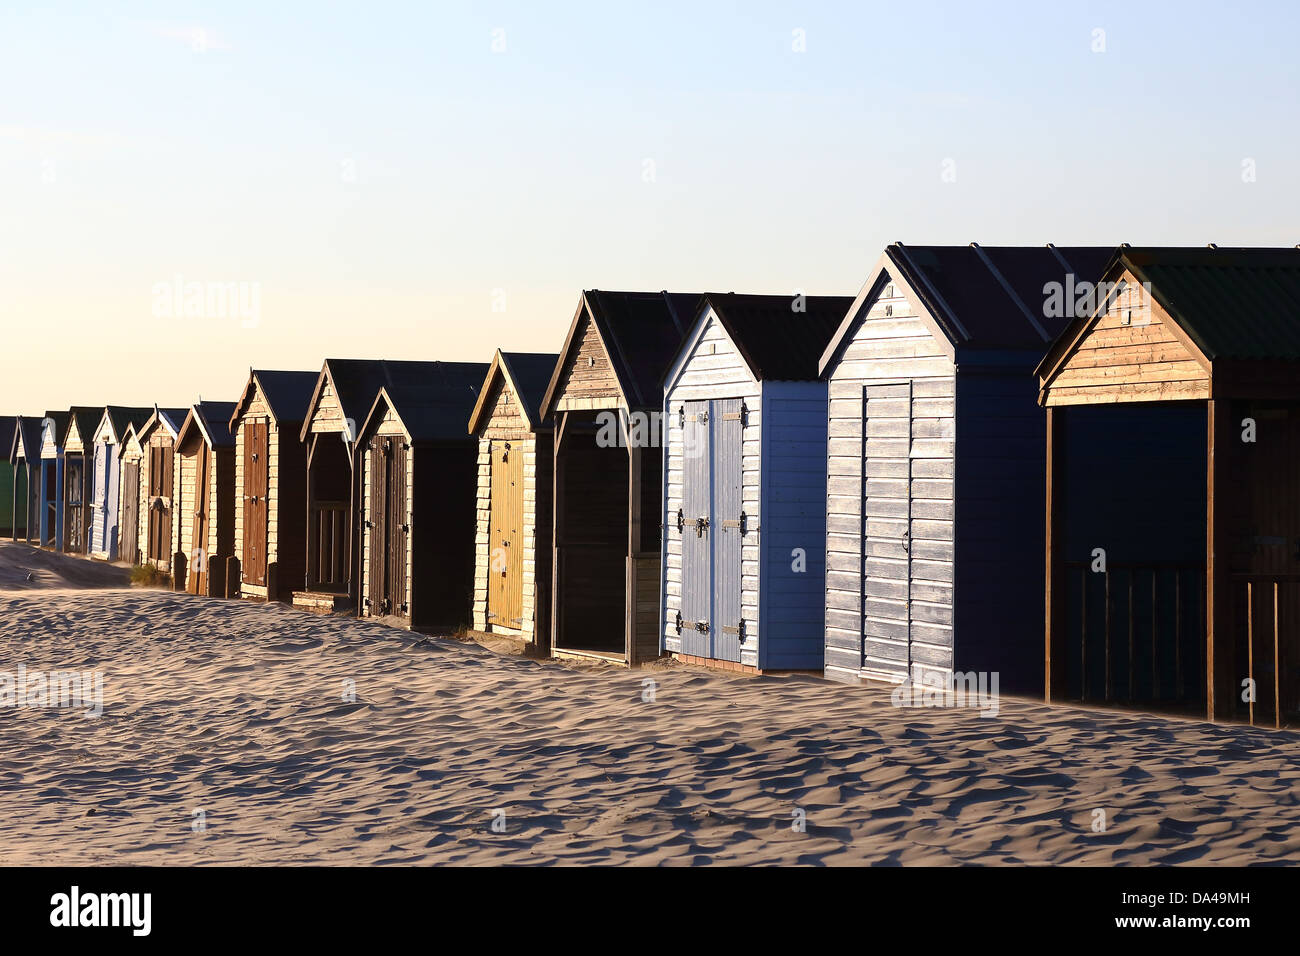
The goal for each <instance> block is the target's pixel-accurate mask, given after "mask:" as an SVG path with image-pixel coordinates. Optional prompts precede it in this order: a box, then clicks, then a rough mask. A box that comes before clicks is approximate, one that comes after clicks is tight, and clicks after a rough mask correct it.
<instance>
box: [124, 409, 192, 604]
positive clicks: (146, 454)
mask: <svg viewBox="0 0 1300 956" xmlns="http://www.w3.org/2000/svg"><path fill="white" fill-rule="evenodd" d="M185 414H186V409H184V408H159V407H156V406H155V408H154V411H153V414H152V415H150V416H149V418H148V419H147V420H146V421H145V423H144V424H143V425H141V426H140V427H139V428H138V429H136V430H135V440H136V443H137V444H138V446H139V449H140V459H139V481H138V482H137V484H138V488H137V500H136V515H137V519H138V525H137V531H136V540H137V548H138V554H137V556H136V557H137V560H136V561H135V563H137V564H143V565H152V566H153V567H155V568H157V569H158V570H159V571H161V572H163V573H164V574H166V575H167V576H168V577H169V578H171V579H172V582H173V586H174V587H176V586H179V582H177V579H176V577H175V571H176V568H175V560H176V552H177V546H178V539H177V532H178V526H179V522H178V515H177V509H176V499H175V495H176V451H175V448H176V436H177V435H178V434H179V433H180V426H181V424H182V423H183V422H184V421H185ZM122 484H123V492H124V493H125V492H127V491H129V487H127V486H128V484H129V483H128V482H127V481H125V480H123V481H122ZM124 510H126V511H129V509H124Z"/></svg>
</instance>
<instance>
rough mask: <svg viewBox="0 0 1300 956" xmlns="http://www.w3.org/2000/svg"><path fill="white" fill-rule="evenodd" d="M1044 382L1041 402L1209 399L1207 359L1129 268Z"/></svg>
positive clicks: (1101, 402)
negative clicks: (1102, 308) (1103, 307)
mask: <svg viewBox="0 0 1300 956" xmlns="http://www.w3.org/2000/svg"><path fill="white" fill-rule="evenodd" d="M1122 281H1123V286H1122V287H1121V288H1120V289H1119V291H1118V292H1117V293H1116V294H1115V295H1114V296H1112V297H1111V299H1110V302H1109V304H1108V305H1107V307H1106V310H1105V311H1104V312H1103V313H1102V314H1101V315H1099V316H1098V317H1097V318H1096V319H1094V320H1093V321H1092V322H1091V323H1089V324H1088V325H1087V326H1086V327H1085V328H1084V330H1083V331H1082V332H1081V333H1080V334H1079V336H1078V338H1077V340H1076V341H1075V342H1074V343H1073V344H1072V345H1071V346H1070V348H1069V350H1068V351H1067V352H1066V353H1065V355H1064V357H1063V358H1062V360H1061V361H1060V362H1059V363H1058V364H1057V366H1056V367H1055V368H1054V369H1053V370H1052V372H1051V373H1050V374H1049V375H1048V376H1047V377H1046V379H1045V380H1044V381H1043V383H1042V388H1043V404H1045V405H1049V406H1052V405H1096V404H1114V403H1119V402H1159V401H1180V400H1187V399H1207V398H1209V397H1210V363H1209V362H1208V361H1206V360H1205V358H1204V357H1203V356H1202V355H1201V354H1200V352H1199V350H1197V348H1196V346H1195V345H1194V344H1193V343H1192V341H1191V340H1190V339H1189V338H1188V337H1187V335H1186V333H1184V332H1183V330H1182V329H1180V328H1179V327H1178V325H1177V323H1175V322H1174V321H1173V319H1171V318H1170V317H1169V314H1168V313H1167V312H1166V311H1165V310H1164V309H1163V308H1162V307H1161V306H1160V303H1158V302H1156V301H1154V300H1153V299H1152V297H1151V296H1150V295H1149V294H1147V293H1146V292H1145V291H1143V289H1142V287H1141V284H1140V283H1139V282H1138V281H1137V280H1136V279H1135V278H1134V277H1133V275H1132V274H1131V273H1129V272H1127V271H1126V272H1125V273H1124V275H1123V280H1122Z"/></svg>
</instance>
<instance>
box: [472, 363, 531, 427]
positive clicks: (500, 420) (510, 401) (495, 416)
mask: <svg viewBox="0 0 1300 956" xmlns="http://www.w3.org/2000/svg"><path fill="white" fill-rule="evenodd" d="M486 408H487V409H488V418H487V421H486V423H485V424H484V425H483V427H482V428H481V429H480V430H479V433H478V434H479V437H480V438H487V439H491V438H526V437H528V436H530V435H531V434H532V429H531V428H530V427H529V425H528V419H527V418H525V417H524V413H523V411H522V409H521V408H520V406H519V399H518V397H517V396H516V395H515V393H514V391H513V390H512V389H511V388H510V387H509V386H508V385H507V384H506V381H505V376H504V375H498V376H497V377H496V381H494V382H493V384H492V391H491V393H490V394H489V395H488V398H487V402H486Z"/></svg>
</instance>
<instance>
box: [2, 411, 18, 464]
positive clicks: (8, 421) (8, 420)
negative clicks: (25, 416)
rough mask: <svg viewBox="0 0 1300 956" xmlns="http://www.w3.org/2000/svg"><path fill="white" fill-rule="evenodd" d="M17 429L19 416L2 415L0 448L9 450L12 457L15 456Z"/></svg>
mask: <svg viewBox="0 0 1300 956" xmlns="http://www.w3.org/2000/svg"><path fill="white" fill-rule="evenodd" d="M17 429H18V416H17V415H0V448H7V449H9V455H10V457H12V456H13V447H14V432H16V431H17Z"/></svg>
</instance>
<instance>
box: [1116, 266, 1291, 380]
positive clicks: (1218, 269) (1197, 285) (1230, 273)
mask: <svg viewBox="0 0 1300 956" xmlns="http://www.w3.org/2000/svg"><path fill="white" fill-rule="evenodd" d="M1124 268H1127V269H1129V270H1130V271H1132V273H1133V274H1134V276H1135V277H1137V279H1138V280H1139V281H1142V282H1149V283H1151V294H1152V295H1153V296H1154V297H1155V299H1156V301H1157V302H1159V303H1160V305H1161V306H1162V307H1163V308H1164V309H1165V311H1166V312H1168V313H1169V315H1170V317H1171V318H1173V319H1174V321H1176V322H1177V323H1178V324H1179V326H1180V327H1181V328H1182V329H1183V330H1184V331H1185V332H1186V333H1187V335H1188V337H1189V338H1191V339H1192V341H1193V342H1195V343H1196V345H1197V347H1198V348H1200V350H1201V351H1202V352H1203V353H1204V354H1205V357H1206V358H1208V359H1210V360H1211V361H1213V360H1214V359H1217V358H1226V359H1264V360H1269V359H1272V360H1277V359H1282V360H1286V361H1300V249H1287V248H1282V249H1242V248H1233V249H1228V248H1207V249H1186V248H1158V247H1146V248H1134V249H1122V250H1120V251H1119V253H1118V254H1117V256H1116V261H1115V264H1114V265H1113V271H1114V272H1115V275H1116V276H1117V275H1118V273H1119V270H1121V269H1124Z"/></svg>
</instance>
